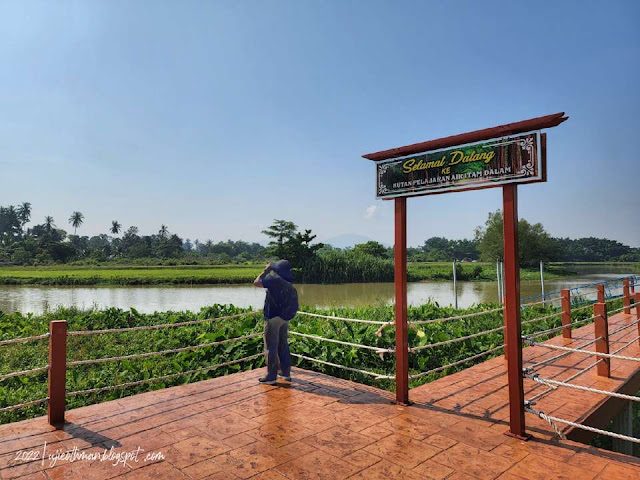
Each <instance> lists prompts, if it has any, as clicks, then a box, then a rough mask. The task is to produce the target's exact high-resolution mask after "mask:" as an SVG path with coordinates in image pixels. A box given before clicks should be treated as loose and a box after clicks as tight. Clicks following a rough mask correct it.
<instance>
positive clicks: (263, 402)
mask: <svg viewBox="0 0 640 480" xmlns="http://www.w3.org/2000/svg"><path fill="white" fill-rule="evenodd" d="M630 319H631V317H625V316H618V317H616V318H614V319H612V321H611V327H610V328H611V329H612V330H613V329H614V328H616V327H615V325H616V324H618V325H621V324H622V323H624V322H629V321H631V320H630ZM621 322H622V323H621ZM592 328H593V327H590V328H589V327H584V328H583V329H581V330H578V331H576V332H575V333H576V337H585V338H586V337H588V336H589V335H592V334H593V330H592ZM637 334H638V333H637V329H636V328H635V327H634V328H630V329H627V330H626V331H624V332H620V334H619V335H618V336H617V337H620V338H622V337H623V336H626V337H627V338H629V339H631V338H633V337H634V336H635V335H637ZM617 337H614V338H613V341H617V340H619V338H617ZM552 341H553V342H555V343H562V340H561V339H554V340H552ZM612 348H615V347H612ZM624 353H625V354H627V355H630V356H635V357H638V356H640V349H639V348H638V345H637V344H634V345H633V346H632V347H630V348H629V349H627V350H625V351H624ZM555 354H557V353H555V352H552V353H548V352H546V351H544V350H543V349H541V348H527V349H525V358H534V357H536V358H542V357H541V356H544V355H546V356H550V355H555ZM583 361H585V362H586V363H585V365H586V364H588V362H590V361H591V362H592V361H593V360H592V359H586V360H584V359H583V358H582V357H578V356H575V355H569V356H567V357H565V358H563V359H562V360H561V361H559V362H558V363H557V364H556V365H562V366H561V367H558V366H556V367H549V368H548V369H543V370H541V373H542V374H543V376H549V375H558V378H566V377H567V376H569V375H570V374H571V373H572V372H573V371H574V370H575V368H576V367H575V365H573V364H572V362H573V363H577V362H583ZM612 367H613V372H614V374H613V376H614V377H615V378H613V379H609V380H602V379H597V378H596V376H595V374H593V373H591V372H590V373H587V374H585V375H584V376H582V377H580V378H579V379H577V380H576V381H575V383H582V384H585V385H588V384H595V385H598V386H601V387H602V388H609V389H611V388H617V386H619V385H620V384H621V383H622V382H623V381H624V378H627V377H629V376H630V375H631V374H632V373H634V372H635V371H636V370H637V368H638V366H637V364H636V365H632V367H628V366H623V365H621V362H615V361H614V363H613V364H612ZM554 369H555V370H554ZM260 373H261V372H259V371H252V372H244V373H239V374H235V375H230V376H227V377H220V378H216V379H212V380H208V381H205V382H200V383H195V384H190V385H183V386H180V387H174V388H169V389H165V390H158V391H154V392H149V393H145V394H141V395H136V396H133V397H127V398H124V399H121V400H117V401H111V402H106V403H103V404H99V405H93V406H90V407H84V408H80V409H76V410H72V411H70V412H68V413H67V419H68V421H69V424H68V425H67V427H66V428H65V429H64V430H61V431H55V430H53V429H52V428H51V427H49V426H48V425H47V423H46V419H45V418H38V419H34V420H28V421H25V422H19V423H14V424H9V425H2V426H0V477H1V478H2V479H13V478H21V479H23V480H27V479H29V480H31V479H39V480H43V479H44V480H46V479H48V480H55V479H81V480H91V479H109V478H116V477H117V478H125V479H153V480H164V479H188V478H194V479H211V480H214V479H224V480H237V479H247V478H252V479H259V480H287V479H289V480H297V479H318V480H320V479H330V480H336V479H346V478H350V479H363V480H364V479H366V480H370V479H371V480H376V479H403V478H404V479H445V478H446V479H449V480H461V479H481V480H482V479H494V478H499V479H503V480H504V479H506V480H517V479H545V480H546V479H562V478H575V479H594V478H598V479H616V480H626V479H640V459H635V458H632V457H627V456H624V455H619V454H613V453H609V452H606V451H599V450H596V449H594V448H590V447H587V446H584V445H582V444H578V443H575V442H571V441H557V440H556V439H554V437H553V434H552V431H551V429H550V427H549V425H548V424H546V423H545V422H542V421H540V420H538V419H537V418H535V417H531V416H529V415H528V416H527V422H528V426H529V427H530V432H531V433H532V434H533V435H534V438H533V439H531V440H530V441H528V442H522V441H519V440H516V439H514V438H511V437H508V436H506V435H504V432H505V431H506V429H507V424H506V422H505V418H507V417H508V406H507V403H506V389H505V380H506V379H505V365H504V360H503V359H502V358H496V359H493V360H490V361H488V362H485V363H482V364H479V365H476V366H474V367H472V368H469V369H467V370H464V371H462V372H459V373H457V374H455V375H450V376H448V377H445V378H443V379H441V380H438V381H436V382H433V383H431V384H429V385H425V386H422V387H420V388H418V389H415V390H413V391H412V392H411V397H412V400H413V401H414V402H415V403H414V404H413V405H412V406H410V407H400V406H396V405H394V404H393V403H392V396H391V395H390V394H389V393H387V392H383V391H380V390H377V389H374V388H371V387H366V386H363V385H359V384H355V383H352V382H348V381H344V380H339V379H336V378H333V377H329V376H327V375H322V374H317V373H314V372H309V371H305V370H299V369H295V370H294V381H293V383H291V384H288V383H282V384H281V385H278V386H264V385H258V384H257V383H256V380H257V377H258V376H259V375H260ZM526 387H527V389H528V390H529V389H532V388H535V390H534V391H535V392H537V391H540V388H543V387H539V386H535V385H534V384H533V383H531V382H527V383H526ZM600 400H601V397H600V396H596V395H588V394H585V395H583V394H582V393H581V392H572V391H571V392H568V393H567V392H566V391H564V390H559V391H554V392H553V393H551V394H549V395H548V396H547V397H544V398H543V399H542V400H541V401H540V402H539V404H538V405H537V406H538V408H540V409H541V410H543V411H546V412H548V413H554V414H556V415H558V416H564V417H567V418H570V419H576V418H579V417H581V416H583V415H584V414H585V413H586V412H587V411H588V410H590V409H592V408H593V407H594V406H595V405H596V404H597V403H598V402H599V401H600ZM45 442H46V447H45ZM44 448H46V450H45V452H46V455H50V454H52V453H53V452H55V451H60V452H71V453H73V452H75V453H76V455H80V454H84V455H85V458H84V459H78V458H76V459H72V458H60V459H59V460H58V461H57V462H56V463H54V461H53V459H52V458H49V457H46V458H45V460H44V461H43V460H42V459H41V458H40V457H41V456H42V452H43V449H44ZM112 448H113V450H112V455H111V458H110V459H109V460H108V461H107V459H106V458H105V457H104V455H105V453H104V452H105V449H107V451H111V450H110V449H112ZM139 448H140V450H138V449H139ZM20 451H22V452H27V453H28V454H29V455H30V457H29V458H27V457H23V458H22V459H21V460H16V459H17V456H18V452H20ZM136 452H137V456H136V455H135V454H136ZM154 453H160V454H162V457H163V458H148V459H147V458H146V457H147V455H149V454H154ZM126 454H129V457H126V456H125V455H126ZM92 455H93V456H92ZM116 455H119V457H118V456H116ZM72 460H73V461H72Z"/></svg>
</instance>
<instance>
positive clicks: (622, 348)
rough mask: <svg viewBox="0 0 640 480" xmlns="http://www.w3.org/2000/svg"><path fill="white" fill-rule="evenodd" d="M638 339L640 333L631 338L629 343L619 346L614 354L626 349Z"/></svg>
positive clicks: (639, 338)
mask: <svg viewBox="0 0 640 480" xmlns="http://www.w3.org/2000/svg"><path fill="white" fill-rule="evenodd" d="M638 340H640V335H638V336H637V337H636V338H634V339H632V340H629V341H628V342H627V343H625V344H624V345H623V346H621V347H620V348H618V349H617V350H614V351H613V352H611V353H613V354H614V355H615V354H616V353H618V352H620V351H622V350H624V349H625V348H627V347H628V346H629V345H631V344H632V343H634V342H637V341H638Z"/></svg>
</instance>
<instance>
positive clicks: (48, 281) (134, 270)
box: [0, 262, 573, 285]
mask: <svg viewBox="0 0 640 480" xmlns="http://www.w3.org/2000/svg"><path fill="white" fill-rule="evenodd" d="M459 266H460V271H459V273H458V280H495V279H496V270H495V265H494V264H491V263H480V262H478V263H460V264H459ZM262 268H263V266H262V265H214V266H210V265H203V266H197V265H193V266H170V267H167V266H155V267H153V266H135V265H131V266H100V267H96V266H86V267H84V266H65V265H57V266H50V267H0V285H215V284H242V283H250V282H252V281H253V280H254V279H255V277H256V276H257V275H258V274H259V273H260V272H261V271H262ZM572 273H573V272H572V271H571V270H570V269H567V268H566V267H564V266H562V265H552V266H549V267H548V268H547V270H546V272H545V276H546V278H549V279H550V278H557V277H560V276H566V275H571V274H572ZM539 275H540V274H539V272H538V270H537V269H530V270H528V269H522V271H521V278H522V279H523V280H529V279H538V278H539ZM408 276H409V281H424V280H431V281H451V280H452V279H453V273H452V267H451V263H448V262H430V263H409V265H408Z"/></svg>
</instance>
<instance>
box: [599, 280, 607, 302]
mask: <svg viewBox="0 0 640 480" xmlns="http://www.w3.org/2000/svg"><path fill="white" fill-rule="evenodd" d="M597 288H598V303H604V302H605V300H606V299H605V298H604V283H599V284H598V285H597Z"/></svg>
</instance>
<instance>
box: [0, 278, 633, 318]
mask: <svg viewBox="0 0 640 480" xmlns="http://www.w3.org/2000/svg"><path fill="white" fill-rule="evenodd" d="M589 270H590V269H585V271H584V273H581V274H580V275H577V276H572V277H568V278H564V279H554V280H546V281H545V291H546V292H551V291H555V290H559V289H561V288H571V287H575V286H578V285H582V284H585V283H591V282H598V281H604V280H607V279H611V278H618V277H621V276H623V275H627V274H629V271H628V270H624V269H621V268H615V269H614V270H616V271H611V270H612V269H611V268H608V269H607V271H608V273H592V272H591V271H589ZM296 287H297V289H298V293H299V296H300V304H301V305H307V306H314V307H320V308H322V307H331V306H350V307H360V306H365V305H384V304H386V305H389V304H392V303H393V298H394V287H393V283H351V284H341V285H315V284H300V285H296ZM539 294H540V282H539V281H526V282H525V281H523V282H522V283H521V295H522V297H523V298H525V297H529V296H534V295H539ZM264 295H265V294H264V290H262V289H259V288H255V287H253V286H252V285H210V286H194V287H178V286H160V287H128V286H127V287H112V286H103V287H50V286H0V310H2V311H4V312H15V311H19V312H23V313H29V312H32V313H36V314H39V313H42V312H44V311H46V310H52V309H55V308H56V307H58V306H65V307H70V306H75V307H79V308H92V307H94V306H95V307H97V308H106V307H117V308H123V309H128V308H131V307H133V308H135V309H136V310H138V311H140V312H145V313H149V312H154V311H167V310H173V311H181V310H192V311H197V310H199V309H200V308H201V307H203V306H206V305H211V304H214V303H232V304H234V305H237V306H240V307H252V308H260V307H261V306H262V304H263V302H264ZM407 296H408V300H409V304H410V305H420V304H423V303H426V302H428V301H430V300H431V301H435V302H438V303H439V304H440V305H450V304H453V302H454V291H453V285H452V283H450V282H416V283H409V285H408V292H407ZM497 299H498V291H497V284H496V282H458V306H459V307H468V306H470V305H473V304H476V303H481V302H495V301H497Z"/></svg>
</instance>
